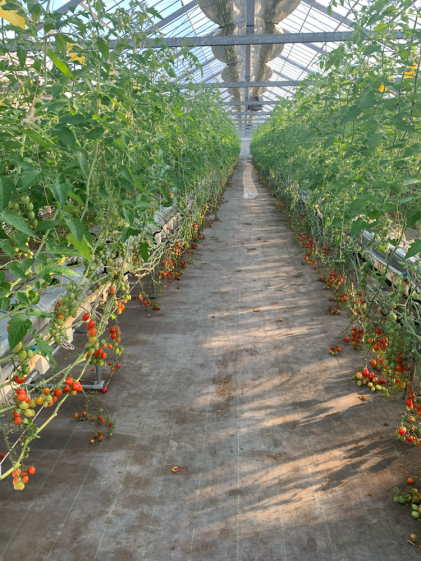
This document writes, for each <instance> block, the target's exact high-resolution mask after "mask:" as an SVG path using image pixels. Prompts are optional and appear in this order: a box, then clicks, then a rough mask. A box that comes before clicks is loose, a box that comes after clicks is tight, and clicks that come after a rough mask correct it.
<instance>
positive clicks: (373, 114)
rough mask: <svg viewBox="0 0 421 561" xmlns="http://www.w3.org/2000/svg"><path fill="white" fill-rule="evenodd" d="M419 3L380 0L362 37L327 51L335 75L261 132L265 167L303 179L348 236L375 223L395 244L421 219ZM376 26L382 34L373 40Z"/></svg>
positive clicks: (302, 91)
mask: <svg viewBox="0 0 421 561" xmlns="http://www.w3.org/2000/svg"><path fill="white" fill-rule="evenodd" d="M411 6H412V5H411V3H410V2H408V1H407V0H399V1H397V2H394V3H393V5H390V4H389V3H384V2H371V3H369V4H368V6H364V7H362V8H361V11H358V12H356V14H355V16H356V23H355V29H356V32H355V37H354V39H353V40H349V41H348V42H347V43H346V44H344V45H341V46H340V47H339V48H338V49H336V50H334V51H332V52H331V53H329V54H328V55H326V56H324V57H323V58H322V60H321V64H320V65H321V67H322V68H324V69H325V71H327V73H326V75H325V76H323V77H321V76H315V77H311V78H309V79H308V80H306V81H305V82H304V83H303V84H302V85H301V87H300V88H299V89H298V90H297V92H296V94H295V96H294V97H293V98H292V100H291V101H290V102H284V103H282V104H281V105H280V106H279V107H278V108H277V109H276V110H275V111H274V115H273V116H272V117H271V119H270V120H269V121H268V122H266V123H265V124H264V125H262V126H261V127H260V128H259V129H258V131H257V132H256V134H255V135H254V137H253V139H252V141H251V145H250V150H251V153H252V155H253V157H254V160H255V162H256V164H257V166H258V168H259V170H260V172H261V173H262V174H263V175H268V176H271V177H272V178H273V180H274V181H275V180H278V181H281V180H282V181H285V180H286V181H287V182H289V183H291V182H293V183H294V184H296V185H299V187H300V189H301V190H302V191H305V192H306V196H307V201H308V202H309V203H312V204H318V205H319V207H320V209H321V211H322V212H323V215H324V217H325V223H326V224H328V228H330V229H331V230H332V235H333V236H334V235H337V236H338V237H339V238H340V239H343V238H344V236H345V235H346V234H347V233H349V232H350V233H351V234H352V235H357V234H360V233H361V232H362V230H363V229H367V230H369V231H371V232H373V233H374V234H375V235H376V237H378V238H380V240H381V241H382V242H383V243H385V242H386V240H387V239H389V238H393V237H395V233H396V232H401V231H404V230H405V229H406V228H407V227H414V226H416V223H417V222H418V221H419V220H420V219H421V214H420V211H421V191H420V188H419V186H420V183H421V177H420V169H421V165H420V155H421V122H420V120H419V116H420V115H421V93H420V87H419V65H420V54H419V46H418V41H419V40H418V34H419V31H417V30H416V29H414V20H415V17H418V15H417V14H416V13H415V8H412V7H411ZM409 15H410V16H411V18H412V20H409V19H408V16H409ZM367 29H371V30H372V31H376V32H377V33H378V34H377V36H376V37H375V39H373V40H372V41H371V42H369V43H368V42H367V41H363V38H364V35H365V34H366V32H367V31H366V30H367ZM393 32H403V33H405V39H404V40H397V39H396V38H395V37H394V35H393ZM335 217H336V218H337V220H336V221H335V220H334V218H335ZM417 236H419V230H417ZM418 247H419V246H418V245H417V244H413V245H412V249H411V254H412V255H414V251H415V249H416V248H418ZM417 253H419V252H417Z"/></svg>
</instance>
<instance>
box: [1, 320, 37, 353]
mask: <svg viewBox="0 0 421 561" xmlns="http://www.w3.org/2000/svg"><path fill="white" fill-rule="evenodd" d="M31 327H32V323H31V321H30V320H29V319H27V318H26V317H25V316H24V315H23V314H16V315H15V316H13V317H12V319H11V320H10V322H9V331H8V334H7V336H8V340H9V347H10V351H11V352H12V351H13V349H14V348H15V347H16V345H18V344H19V343H20V342H21V341H22V340H23V338H24V337H25V335H26V334H27V333H28V330H29V329H30V328H31Z"/></svg>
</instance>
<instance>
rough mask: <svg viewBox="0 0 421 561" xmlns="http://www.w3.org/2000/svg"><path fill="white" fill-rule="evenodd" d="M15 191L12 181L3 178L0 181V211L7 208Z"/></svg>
mask: <svg viewBox="0 0 421 561" xmlns="http://www.w3.org/2000/svg"><path fill="white" fill-rule="evenodd" d="M15 191H16V186H15V184H14V183H13V181H12V179H10V178H9V177H3V178H2V179H0V210H3V209H4V208H6V207H7V205H8V204H9V202H10V199H11V197H12V193H14V192H15Z"/></svg>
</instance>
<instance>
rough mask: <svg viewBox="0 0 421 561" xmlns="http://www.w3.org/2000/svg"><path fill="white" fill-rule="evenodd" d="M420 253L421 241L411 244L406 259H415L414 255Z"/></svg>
mask: <svg viewBox="0 0 421 561" xmlns="http://www.w3.org/2000/svg"><path fill="white" fill-rule="evenodd" d="M418 253H421V240H415V241H414V242H412V243H411V245H410V246H409V249H408V251H407V252H406V255H405V259H409V258H410V257H414V255H417V254H418Z"/></svg>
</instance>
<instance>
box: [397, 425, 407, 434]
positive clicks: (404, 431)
mask: <svg viewBox="0 0 421 561" xmlns="http://www.w3.org/2000/svg"><path fill="white" fill-rule="evenodd" d="M398 433H399V434H400V435H401V436H403V435H404V434H405V433H406V428H405V427H402V428H400V429H399V430H398Z"/></svg>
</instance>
